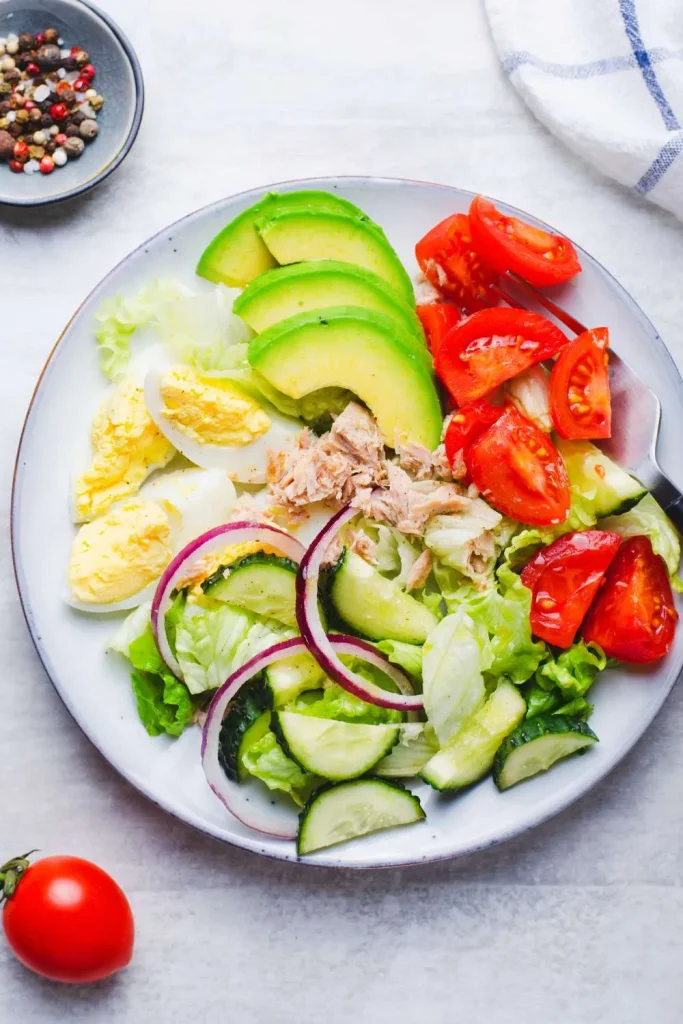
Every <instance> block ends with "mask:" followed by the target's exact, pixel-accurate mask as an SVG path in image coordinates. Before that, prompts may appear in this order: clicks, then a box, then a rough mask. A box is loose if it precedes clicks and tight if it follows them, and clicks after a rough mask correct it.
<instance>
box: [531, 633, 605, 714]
mask: <svg viewBox="0 0 683 1024" xmlns="http://www.w3.org/2000/svg"><path fill="white" fill-rule="evenodd" d="M606 667H607V658H606V657H605V655H604V653H603V651H602V650H601V648H600V647H598V645H597V644H594V643H589V644H585V643H584V642H583V641H580V642H579V643H576V644H574V645H573V646H572V647H569V648H568V649H567V650H566V651H561V652H560V654H558V655H557V656H556V657H550V658H549V659H548V660H547V661H546V662H545V663H544V664H543V665H541V666H540V667H539V669H538V670H537V672H536V676H535V680H536V683H537V684H538V686H540V687H541V688H542V689H544V690H547V691H552V690H553V689H557V690H559V691H560V693H561V694H562V698H563V701H573V700H574V699H575V698H576V697H584V696H585V694H586V693H587V691H588V690H589V689H590V687H591V686H592V685H593V683H594V682H595V677H596V676H597V674H598V672H602V671H603V669H605V668H606Z"/></svg>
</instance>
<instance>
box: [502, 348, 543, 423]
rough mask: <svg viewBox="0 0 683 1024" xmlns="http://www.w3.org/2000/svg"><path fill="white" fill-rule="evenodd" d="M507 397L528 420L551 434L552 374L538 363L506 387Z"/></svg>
mask: <svg viewBox="0 0 683 1024" xmlns="http://www.w3.org/2000/svg"><path fill="white" fill-rule="evenodd" d="M503 389H504V392H505V397H506V398H507V399H508V401H510V402H511V403H512V404H513V405H514V407H515V408H516V409H518V410H519V412H521V414H522V416H526V418H527V419H528V420H531V422H532V423H535V424H536V426H537V427H538V428H539V429H540V430H543V431H544V432H545V433H546V434H549V433H550V432H551V431H552V429H553V420H552V416H551V415H550V374H549V373H548V371H547V370H546V369H545V367H544V366H541V364H540V363H536V365H535V366H530V367H529V369H528V370H524V371H523V372H522V373H518V374H517V376H516V377H513V378H512V380H509V381H508V382H507V383H506V384H505V385H504V388H503Z"/></svg>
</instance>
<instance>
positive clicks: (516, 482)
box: [465, 406, 570, 526]
mask: <svg viewBox="0 0 683 1024" xmlns="http://www.w3.org/2000/svg"><path fill="white" fill-rule="evenodd" d="M465 463H466V465H467V469H468V470H469V472H470V475H471V477H472V480H473V481H474V483H475V484H476V486H477V487H478V488H479V490H480V491H481V493H482V494H483V496H484V497H485V498H486V500H487V501H488V502H490V503H491V505H493V507H494V508H497V509H498V511H499V512H502V513H503V514H504V515H506V516H510V517H511V518H512V519H516V520H517V521H518V522H520V523H531V524H532V525H533V526H550V525H551V524H555V523H562V522H564V520H565V519H566V518H567V516H568V514H569V504H570V495H569V478H568V476H567V470H566V469H565V465H564V462H563V461H562V456H561V455H560V453H559V452H558V450H557V448H556V447H555V445H554V444H553V443H552V441H551V440H550V438H549V437H548V435H547V434H544V433H543V431H542V430H539V429H538V427H537V426H535V425H534V424H533V423H532V422H531V421H530V420H527V419H526V418H525V417H524V416H522V415H521V414H520V413H518V412H517V410H516V409H515V408H513V407H512V406H508V408H507V409H505V411H504V412H503V415H502V416H501V417H500V419H499V420H498V421H497V423H494V424H493V426H491V427H489V429H488V430H487V431H486V433H485V434H482V435H481V437H478V438H477V440H476V441H474V443H473V444H472V445H471V446H470V449H469V451H468V452H467V453H466V455H465Z"/></svg>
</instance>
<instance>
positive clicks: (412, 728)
mask: <svg viewBox="0 0 683 1024" xmlns="http://www.w3.org/2000/svg"><path fill="white" fill-rule="evenodd" d="M399 729H400V732H399V737H398V743H397V744H396V746H395V747H394V748H393V750H390V751H389V753H388V754H387V756H386V757H383V758H382V760H381V761H380V762H379V763H378V764H376V765H375V767H374V774H375V775H379V776H380V777H381V778H383V779H410V778H412V777H413V776H414V775H417V773H418V772H419V771H420V769H421V768H424V766H425V765H426V764H427V762H428V761H430V760H431V759H432V758H433V757H434V755H435V754H436V752H437V750H438V749H439V741H438V740H437V738H436V733H435V732H434V730H433V729H432V727H431V725H429V723H427V722H405V724H403V725H401V726H399Z"/></svg>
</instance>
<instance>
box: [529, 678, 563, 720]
mask: <svg viewBox="0 0 683 1024" xmlns="http://www.w3.org/2000/svg"><path fill="white" fill-rule="evenodd" d="M522 695H523V697H524V699H525V701H526V717H527V718H533V717H534V716H535V715H544V714H547V713H548V712H551V711H555V709H556V708H557V707H558V706H559V705H560V703H561V702H562V697H561V696H560V695H559V690H556V689H551V690H545V689H544V688H543V687H542V686H539V685H538V683H537V682H536V680H535V679H532V680H530V682H528V683H526V684H525V685H524V686H523V687H522Z"/></svg>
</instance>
